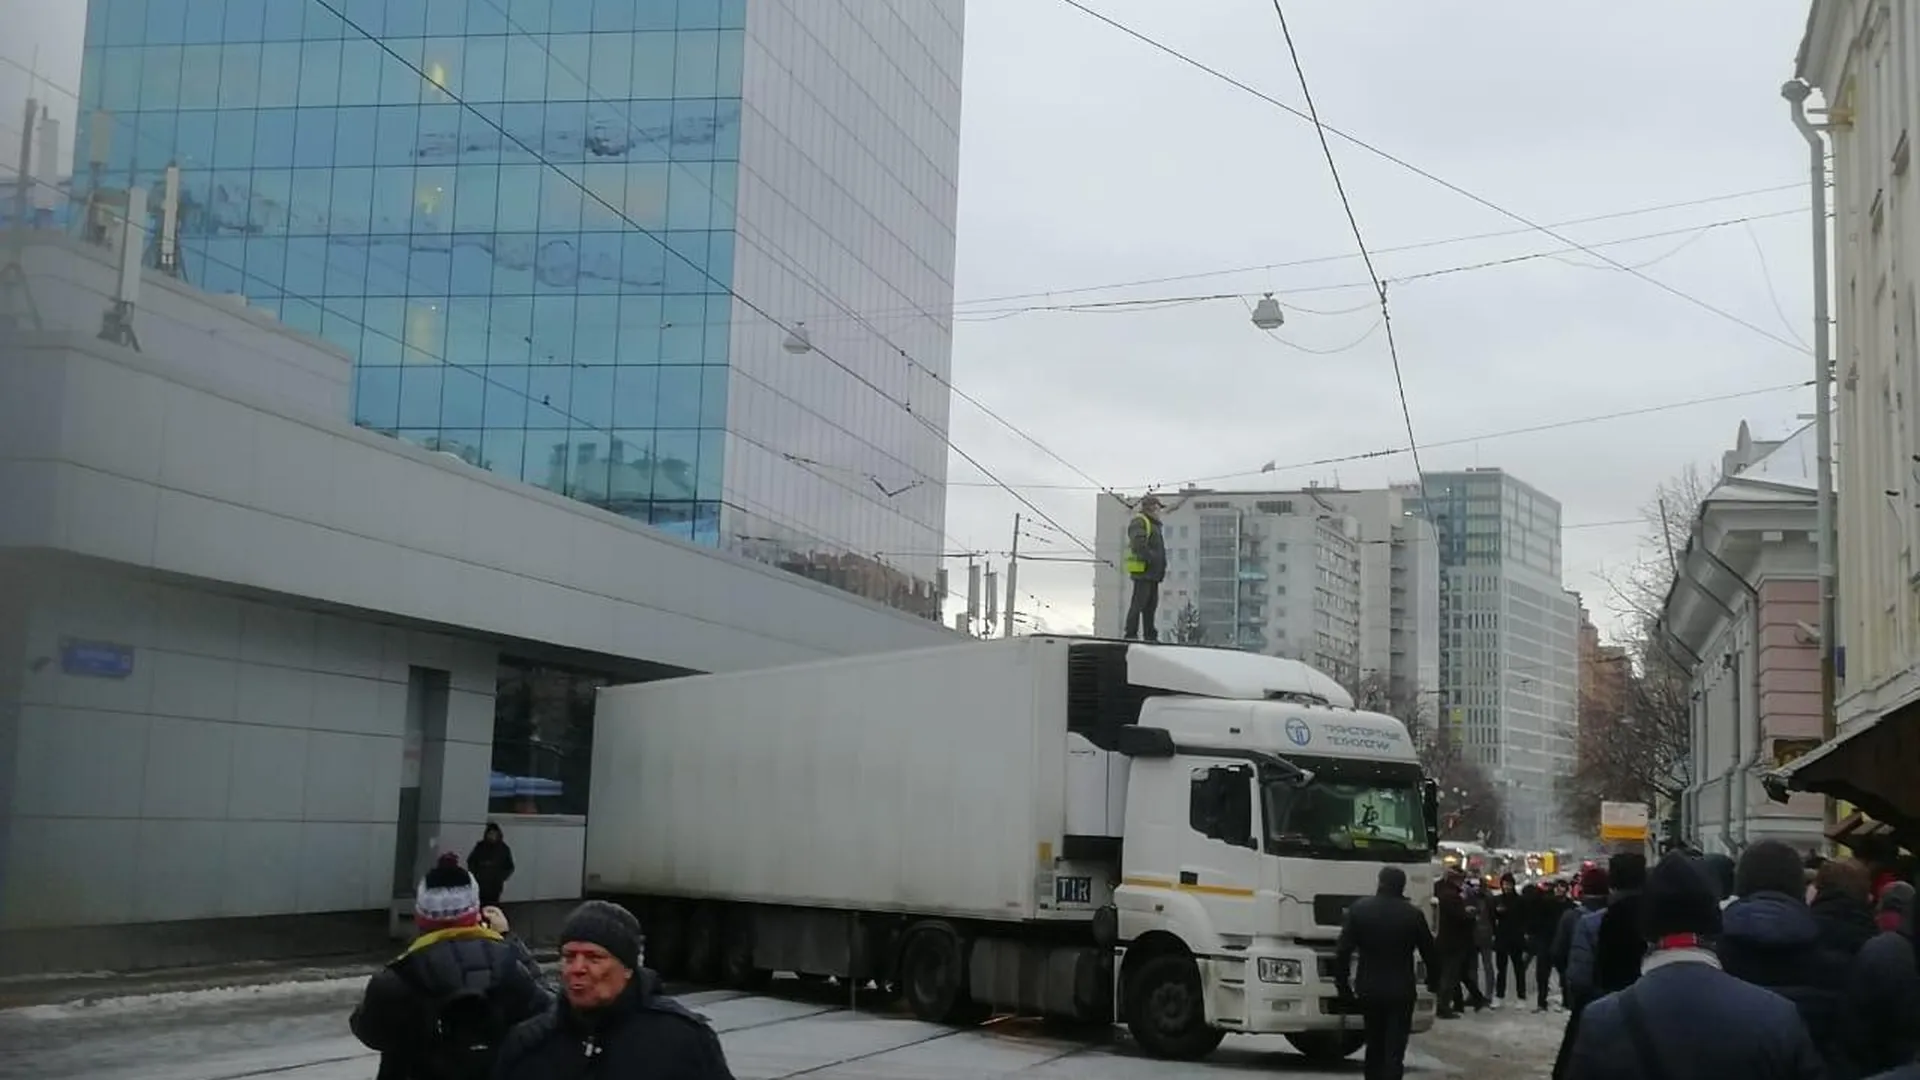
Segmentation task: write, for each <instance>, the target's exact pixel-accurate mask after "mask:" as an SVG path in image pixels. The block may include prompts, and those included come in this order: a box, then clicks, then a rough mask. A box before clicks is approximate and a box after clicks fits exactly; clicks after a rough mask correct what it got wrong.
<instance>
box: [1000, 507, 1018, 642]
mask: <svg viewBox="0 0 1920 1080" xmlns="http://www.w3.org/2000/svg"><path fill="white" fill-rule="evenodd" d="M1019 584H1020V515H1019V514H1017V513H1016V514H1014V515H1013V550H1012V551H1010V552H1008V558H1007V610H1006V612H1005V614H1006V620H1007V624H1006V629H1005V630H1004V631H1002V636H1004V637H1012V636H1013V598H1014V597H1016V596H1018V595H1020V594H1019V593H1016V592H1014V589H1015V588H1017V587H1018V586H1019Z"/></svg>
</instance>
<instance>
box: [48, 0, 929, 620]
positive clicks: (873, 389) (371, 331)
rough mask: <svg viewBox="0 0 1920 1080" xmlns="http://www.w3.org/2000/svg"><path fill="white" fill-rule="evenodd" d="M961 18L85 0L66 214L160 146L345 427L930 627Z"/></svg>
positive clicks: (632, 6)
mask: <svg viewBox="0 0 1920 1080" xmlns="http://www.w3.org/2000/svg"><path fill="white" fill-rule="evenodd" d="M963 16H964V0H910V2H902V3H890V4H848V3H836V2H813V0H326V2H322V0H93V2H92V3H91V4H90V5H89V9H88V18H87V30H86V46H85V48H86V53H85V60H84V64H83V74H82V88H81V105H80V110H81V117H82V128H83V131H89V132H90V131H91V130H93V122H92V120H91V117H92V116H93V115H94V114H95V113H104V114H106V116H107V117H108V119H109V122H108V123H107V124H105V125H104V127H103V129H102V130H105V131H109V132H110V133H111V138H110V140H109V141H108V144H107V145H106V147H105V151H106V152H105V154H104V160H102V161H101V162H100V163H99V166H98V167H97V168H96V167H95V165H94V158H95V157H97V156H102V155H99V154H98V153H97V150H98V144H96V143H95V142H94V141H93V140H91V139H90V138H81V139H78V140H76V143H77V144H78V145H77V148H76V153H75V158H76V162H75V174H76V176H77V177H78V178H79V181H78V182H77V184H76V189H77V195H78V196H84V195H86V193H87V192H89V191H92V190H93V189H94V188H95V187H101V188H112V187H119V186H125V185H128V184H137V185H145V186H156V187H157V185H158V183H159V180H160V177H161V175H162V173H163V171H164V169H165V168H166V166H167V165H168V164H169V163H177V164H178V165H179V167H180V169H181V196H180V205H181V211H182V213H181V245H182V258H183V262H184V264H185V270H186V274H187V276H188V278H189V280H190V281H191V282H192V283H193V284H195V285H197V286H199V287H201V288H203V289H206V290H208V291H212V292H219V293H235V294H241V295H243V296H245V298H246V300H247V302H248V303H249V304H251V305H254V306H257V307H260V308H263V309H266V310H267V311H270V312H271V313H273V314H275V315H276V316H278V317H279V318H280V319H281V320H283V321H284V322H286V323H287V324H289V325H291V326H293V327H295V328H298V329H302V330H305V331H307V332H308V333H311V334H313V335H316V336H319V337H322V338H326V339H328V340H331V341H333V342H336V343H338V344H339V345H341V346H343V347H344V348H346V349H347V350H348V351H349V352H350V353H351V354H352V355H353V356H354V357H355V360H356V375H355V393H354V406H353V408H354V418H355V420H356V422H358V423H359V424H361V425H362V426H364V427H368V428H372V429H375V430H379V431H384V432H388V433H391V434H393V435H396V436H398V437H400V438H404V439H408V440H411V441H414V442H417V443H420V444H422V445H425V446H428V447H431V448H435V449H439V450H442V451H445V452H448V453H451V454H455V455H458V456H460V457H463V458H465V459H467V460H468V461H469V462H471V463H473V464H475V465H478V466H481V467H484V468H487V469H491V470H494V471H496V472H499V473H502V474H505V475H508V476H512V477H516V478H518V479H521V480H524V481H526V482H527V483H530V484H534V485H538V486H541V487H545V488H549V489H551V490H553V491H555V492H557V493H560V494H564V495H567V496H570V497H572V498H576V499H579V500H582V501H585V502H588V503H592V504H594V505H597V506H601V507H604V508H606V509H608V510H610V511H612V512H614V513H617V514H621V515H624V516H627V517H630V518H633V519H637V520H641V521H646V522H648V523H650V524H652V525H653V526H655V527H657V528H660V529H662V530H664V531H667V532H669V533H672V534H675V535H678V536H681V537H683V538H686V539H689V540H692V541H694V542H696V543H701V544H706V545H710V546H719V547H725V548H729V549H733V550H738V551H742V552H745V553H747V554H750V555H753V556H755V557H758V558H762V559H765V560H767V561H771V562H775V563H778V564H780V565H783V566H786V567H788V568H790V569H793V570H795V571H796V572H800V573H804V574H807V575H809V576H813V577H817V578H820V579H823V580H828V581H831V582H833V583H835V584H838V585H840V586H842V587H844V588H848V589H851V590H853V591H856V592H860V593H862V594H864V595H868V596H872V597H875V598H877V599H883V600H886V601H888V602H890V603H893V604H896V605H897V606H902V607H907V608H911V609H914V610H918V611H921V613H923V614H926V615H928V616H930V617H937V614H938V600H939V591H938V590H937V589H936V588H935V587H934V582H935V580H936V578H937V568H938V553H939V552H940V551H941V550H942V548H943V546H944V544H943V540H944V534H945V529H944V524H945V522H944V515H945V487H946V461H947V440H946V427H947V421H948V404H949V400H948V395H949V387H948V382H947V380H948V375H949V367H950V359H951V325H950V322H949V321H948V317H947V312H948V310H949V309H950V307H951V303H952V299H953V284H952V281H953V265H954V218H955V207H956V197H957V196H956V192H957V188H956V176H957V173H958V150H959V133H958V123H959V112H960V61H961V51H962V24H963ZM852 313H860V314H859V316H858V317H856V316H855V315H854V314H852ZM869 313H876V314H869ZM877 313H887V314H885V315H884V316H883V315H881V314H877ZM902 313H905V314H902ZM802 323H804V324H805V325H804V326H801V325H800V324H802ZM635 572H644V568H636V571H635Z"/></svg>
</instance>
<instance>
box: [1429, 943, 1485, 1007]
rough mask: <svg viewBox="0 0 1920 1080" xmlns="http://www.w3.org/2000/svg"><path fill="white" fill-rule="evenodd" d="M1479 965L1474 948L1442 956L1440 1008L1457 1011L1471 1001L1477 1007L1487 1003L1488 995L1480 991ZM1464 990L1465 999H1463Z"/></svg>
mask: <svg viewBox="0 0 1920 1080" xmlns="http://www.w3.org/2000/svg"><path fill="white" fill-rule="evenodd" d="M1479 965H1480V961H1479V958H1478V957H1477V956H1476V955H1475V954H1474V950H1472V949H1460V950H1457V951H1453V952H1449V953H1446V954H1445V955H1444V956H1442V957H1441V958H1440V1008H1441V1009H1442V1010H1443V1011H1445V1012H1451V1013H1457V1012H1459V1011H1460V1007H1461V1006H1462V1005H1463V1004H1466V1003H1467V1002H1469V1001H1470V1002H1472V1003H1473V1004H1474V1005H1475V1006H1476V1007H1478V1006H1481V1005H1485V1004H1486V1003H1487V998H1486V995H1484V994H1482V993H1481V992H1480V985H1479V983H1480V972H1479ZM1463 990H1464V991H1465V1000H1462V993H1461V992H1462V991H1463Z"/></svg>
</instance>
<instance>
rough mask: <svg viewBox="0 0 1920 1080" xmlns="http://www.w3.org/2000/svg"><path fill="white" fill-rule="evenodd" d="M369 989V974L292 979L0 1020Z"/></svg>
mask: <svg viewBox="0 0 1920 1080" xmlns="http://www.w3.org/2000/svg"><path fill="white" fill-rule="evenodd" d="M366 985H367V976H366V974H365V973H356V974H354V975H350V976H345V977H334V978H322V979H289V980H286V981H282V982H270V983H257V984H254V985H251V986H212V987H202V988H200V989H196V990H175V991H168V992H165V993H158V994H133V995H127V996H121V997H94V998H84V999H82V1000H79V1001H70V1002H64V1003H61V1004H58V1005H28V1006H25V1007H23V1008H18V1009H8V1010H5V1011H4V1012H0V1018H4V1019H6V1020H12V1021H20V1022H33V1021H39V1022H50V1021H55V1020H69V1019H73V1018H75V1017H99V1016H109V1015H115V1014H120V1015H126V1014H146V1015H151V1014H154V1013H158V1012H165V1011H167V1010H175V1011H178V1010H185V1009H201V1008H223V1007H224V1008H231V1007H233V1006H234V1005H236V1004H247V1003H255V1002H273V1001H281V1000H285V999H288V998H299V997H306V996H309V995H319V996H324V995H327V994H337V993H339V992H340V991H342V990H345V989H353V990H356V991H357V990H359V989H360V988H362V987H364V986H366Z"/></svg>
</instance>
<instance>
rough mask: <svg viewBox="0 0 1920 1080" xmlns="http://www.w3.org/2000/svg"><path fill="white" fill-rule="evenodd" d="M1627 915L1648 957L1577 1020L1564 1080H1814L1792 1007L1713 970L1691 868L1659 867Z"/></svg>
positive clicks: (1710, 905)
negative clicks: (1624, 984)
mask: <svg viewBox="0 0 1920 1080" xmlns="http://www.w3.org/2000/svg"><path fill="white" fill-rule="evenodd" d="M1635 906H1636V908H1637V909H1638V912H1639V917H1640V920H1641V922H1640V926H1641V934H1642V937H1643V939H1644V940H1645V941H1646V942H1648V944H1649V945H1650V946H1651V951H1650V952H1649V953H1648V954H1647V956H1646V959H1645V962H1644V963H1643V964H1642V965H1641V974H1640V977H1639V978H1638V980H1636V981H1635V982H1634V984H1633V985H1632V986H1630V987H1628V988H1626V989H1624V990H1621V991H1618V992H1617V993H1612V994H1608V995H1606V996H1605V997H1602V998H1600V999H1599V1000H1598V1001H1595V1002H1594V1003H1593V1004H1591V1005H1589V1006H1588V1007H1587V1008H1586V1010H1585V1012H1584V1013H1583V1014H1582V1016H1581V1020H1580V1031H1579V1035H1578V1037H1577V1038H1576V1040H1575V1042H1574V1047H1573V1053H1572V1057H1571V1060H1570V1061H1569V1063H1568V1067H1567V1076H1568V1077H1569V1078H1570V1080H1658V1078H1660V1077H1675V1078H1686V1077H1701V1078H1703V1080H1704V1078H1707V1077H1716V1078H1717V1077H1727V1078H1729V1080H1731V1078H1732V1077H1740V1078H1741V1080H1823V1078H1824V1077H1825V1076H1826V1073H1825V1071H1824V1069H1823V1067H1822V1064H1821V1061H1820V1056H1819V1055H1818V1054H1817V1053H1816V1052H1815V1051H1814V1048H1813V1042H1812V1040H1811V1039H1809V1038H1808V1036H1807V1031H1806V1028H1805V1027H1804V1026H1803V1025H1802V1024H1801V1023H1800V1018H1799V1016H1798V1015H1797V1014H1796V1013H1795V1011H1794V1008H1793V1006H1792V1005H1790V1004H1788V1003H1787V1002H1785V1001H1783V1000H1781V999H1780V998H1779V997H1778V996H1776V995H1774V994H1770V993H1768V992H1766V991H1765V990H1762V989H1760V988H1758V987H1755V986H1751V985H1748V984H1746V983H1743V982H1741V981H1740V980H1738V979H1736V978H1734V977H1732V976H1730V975H1728V974H1726V973H1725V972H1724V971H1722V970H1720V964H1719V961H1718V960H1717V959H1715V957H1714V954H1713V951H1712V950H1711V949H1710V948H1708V947H1707V942H1708V941H1709V940H1711V939H1712V938H1713V935H1714V933H1715V931H1717V930H1719V929H1720V904H1719V900H1718V899H1717V897H1716V894H1715V890H1714V887H1713V885H1712V883H1711V882H1709V881H1708V880H1707V878H1706V876H1705V875H1704V874H1703V873H1702V869H1701V867H1700V865H1699V863H1698V862H1696V861H1695V860H1694V859H1692V858H1689V857H1688V856H1686V855H1684V854H1681V853H1679V852H1674V853H1672V854H1669V855H1667V856H1666V857H1665V858H1663V859H1661V860H1660V863H1659V865H1657V866H1655V867H1654V868H1653V870H1652V871H1651V872H1650V873H1649V874H1648V875H1647V883H1646V889H1645V891H1644V893H1642V898H1641V901H1640V903H1638V904H1637V905H1635ZM1610 910H1611V909H1610Z"/></svg>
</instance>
